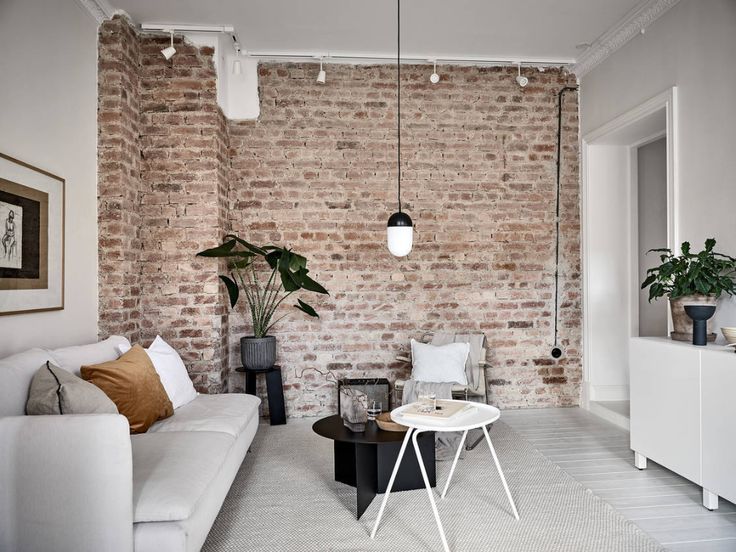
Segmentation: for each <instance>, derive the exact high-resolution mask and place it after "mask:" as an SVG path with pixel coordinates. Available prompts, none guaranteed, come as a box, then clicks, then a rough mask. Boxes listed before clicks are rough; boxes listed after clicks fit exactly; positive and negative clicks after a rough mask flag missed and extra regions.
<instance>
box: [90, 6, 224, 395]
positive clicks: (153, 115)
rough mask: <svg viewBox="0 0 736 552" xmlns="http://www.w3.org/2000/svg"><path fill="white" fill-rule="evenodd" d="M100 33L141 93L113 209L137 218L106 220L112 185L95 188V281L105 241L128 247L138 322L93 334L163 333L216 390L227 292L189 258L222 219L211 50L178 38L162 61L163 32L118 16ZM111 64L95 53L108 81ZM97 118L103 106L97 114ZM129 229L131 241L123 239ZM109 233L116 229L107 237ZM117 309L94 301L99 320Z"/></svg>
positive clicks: (215, 234) (219, 129)
mask: <svg viewBox="0 0 736 552" xmlns="http://www.w3.org/2000/svg"><path fill="white" fill-rule="evenodd" d="M107 35H113V36H111V38H110V40H109V41H108V42H109V44H108V45H107V49H108V50H110V51H111V52H112V54H111V55H119V54H118V52H119V51H125V52H130V56H128V57H129V58H130V59H128V61H129V63H130V64H131V65H134V66H135V68H136V72H137V77H138V94H139V98H138V112H137V116H138V119H137V122H136V125H135V126H133V127H132V131H133V133H137V135H135V136H133V143H132V145H131V143H129V142H130V140H128V139H129V136H128V135H127V134H126V142H125V144H124V147H125V150H126V151H128V150H130V151H132V152H134V153H135V154H136V155H137V161H136V163H135V164H134V165H132V166H131V167H130V170H131V173H132V175H133V176H131V178H130V185H131V187H134V186H135V194H131V196H133V195H135V199H134V200H133V199H131V201H129V202H128V203H126V204H125V205H124V206H123V207H124V209H121V211H123V213H122V214H121V215H120V216H126V217H129V218H130V219H131V221H134V225H135V228H129V227H128V226H120V227H114V228H109V227H108V225H109V223H108V219H114V215H113V214H111V213H110V211H109V210H103V209H102V206H103V205H106V204H107V203H109V202H110V198H115V197H117V195H116V194H118V193H119V190H117V189H116V188H115V187H114V186H112V187H103V186H100V205H101V214H100V216H101V219H102V220H103V221H104V222H103V223H102V224H101V234H100V235H101V240H100V257H101V262H100V266H101V280H102V278H103V277H105V278H107V276H106V275H105V274H103V273H102V270H103V268H104V269H107V268H108V267H109V270H111V271H113V274H114V273H115V270H116V267H115V266H114V264H113V261H115V260H116V255H117V252H116V251H115V250H114V249H111V248H110V247H109V246H110V243H118V242H119V243H120V248H121V249H122V250H124V251H125V255H126V256H129V257H131V258H133V259H135V263H134V267H133V268H134V271H135V272H136V277H137V280H136V282H137V290H139V292H140V293H139V296H140V297H139V299H138V298H137V301H138V305H139V309H140V320H139V331H137V333H131V332H129V331H127V326H125V325H122V324H121V325H118V324H116V322H117V320H116V319H115V318H113V319H112V320H111V321H110V323H108V324H105V325H104V326H102V325H101V328H100V332H101V334H103V335H104V334H109V333H122V334H124V335H130V336H131V338H132V339H134V340H136V341H137V340H139V339H140V340H141V341H142V342H143V343H149V342H150V341H152V340H153V338H155V336H156V335H157V334H160V335H161V336H162V337H164V339H166V340H167V341H168V342H169V343H171V345H172V346H174V347H175V348H177V349H178V350H179V351H180V353H181V355H182V358H183V359H184V361H185V363H186V364H187V368H188V370H189V373H190V375H191V376H192V379H193V381H194V383H195V386H196V387H197V388H198V389H199V390H200V391H207V392H220V391H222V390H224V389H227V373H228V370H227V366H228V359H227V347H226V340H227V335H228V327H227V326H228V324H227V311H226V310H225V307H226V302H225V296H224V291H223V290H221V289H220V286H219V284H218V280H217V276H216V274H215V273H214V272H213V270H212V263H211V262H208V261H203V260H198V259H196V258H195V257H194V255H195V253H196V252H197V251H200V250H201V249H204V248H206V247H209V246H210V245H211V244H212V243H214V242H216V241H217V240H219V239H220V237H221V235H222V229H223V228H224V226H223V223H224V221H225V214H224V213H225V205H226V199H227V189H226V188H227V172H226V168H225V167H226V166H227V159H226V157H227V132H226V125H225V120H224V117H223V115H222V112H221V111H220V110H219V108H218V106H217V100H216V76H215V69H214V65H213V60H212V54H213V51H212V49H209V48H201V49H200V48H197V47H195V46H192V45H191V44H189V43H185V42H183V41H182V40H181V39H179V38H177V39H176V40H175V46H176V49H177V54H176V56H174V57H173V58H172V59H171V60H169V61H167V60H165V59H164V58H163V56H161V53H160V50H161V49H162V48H163V47H165V46H166V45H167V44H168V38H163V37H152V36H137V35H136V34H135V32H134V31H133V30H132V29H131V28H130V26H129V24H128V22H127V21H126V20H125V19H122V18H119V17H118V18H115V19H113V20H112V21H109V22H106V23H104V24H103V25H102V26H101V41H102V38H104V37H106V36H107ZM136 55H137V58H136V57H135V56H136ZM126 59H127V58H126ZM109 71H110V68H109V67H108V66H107V65H106V64H103V62H102V58H101V62H100V75H101V78H102V79H104V80H105V81H107V79H108V72H109ZM102 79H101V80H102ZM100 101H101V102H102V101H103V98H102V96H101V99H100ZM101 106H102V103H101ZM133 115H135V114H131V117H132V116H133ZM103 116H104V113H103V111H102V107H101V110H100V118H101V121H102V120H103ZM101 132H107V130H106V129H105V128H102V130H101ZM115 146H120V143H119V142H115V143H114V144H112V147H111V150H112V153H111V154H110V155H112V154H115V155H117V153H116V152H115V149H116V148H115ZM102 155H103V154H102V153H101V159H102ZM109 169H110V168H109V167H108V166H107V165H104V164H103V163H102V162H101V164H100V167H99V171H100V182H101V183H102V182H103V181H105V180H107V179H108V177H109V175H108V173H109ZM115 231H117V233H115ZM133 231H135V235H136V239H135V240H128V241H125V239H124V236H127V235H128V233H129V232H130V233H131V234H132V232H133ZM110 234H114V235H115V236H116V240H115V241H114V242H110V239H111V238H110V237H109V235H110ZM125 292H126V290H124V289H120V290H119V293H120V297H122V299H121V300H122V301H127V300H128V299H127V298H126V296H125ZM114 307H115V305H114V304H113V305H110V304H108V303H104V304H102V303H101V306H100V309H101V319H102V318H103V317H109V316H110V315H109V314H108V311H109V312H114V310H115V308H114Z"/></svg>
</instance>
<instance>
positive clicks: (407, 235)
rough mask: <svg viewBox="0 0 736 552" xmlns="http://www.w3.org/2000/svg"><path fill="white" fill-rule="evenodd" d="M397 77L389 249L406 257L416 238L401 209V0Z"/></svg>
mask: <svg viewBox="0 0 736 552" xmlns="http://www.w3.org/2000/svg"><path fill="white" fill-rule="evenodd" d="M396 6H397V18H396V42H397V46H396V79H397V83H396V84H397V95H396V96H397V100H398V102H397V105H398V108H397V117H396V121H397V124H396V136H397V148H396V151H397V152H398V195H397V199H398V203H399V210H398V211H397V212H396V213H394V214H393V215H391V216H390V217H389V218H388V228H387V232H386V234H387V238H388V250H389V251H390V252H391V254H392V255H394V256H395V257H406V256H407V255H408V254H409V253H410V252H411V246H412V241H413V238H414V225H413V223H412V221H411V217H410V216H409V215H407V214H406V213H404V212H402V211H401V0H396Z"/></svg>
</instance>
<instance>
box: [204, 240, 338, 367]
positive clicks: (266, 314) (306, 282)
mask: <svg viewBox="0 0 736 552" xmlns="http://www.w3.org/2000/svg"><path fill="white" fill-rule="evenodd" d="M197 256H199V257H216V258H223V259H225V260H226V261H227V266H228V274H220V280H222V282H223V283H224V284H225V287H226V288H227V292H228V295H229V297H230V307H231V308H234V307H235V305H236V304H237V303H238V299H239V298H240V296H241V291H242V294H243V295H244V296H245V302H246V305H247V307H248V308H247V309H246V312H247V315H248V316H249V317H250V320H251V322H252V325H253V335H252V336H246V337H242V338H241V339H240V356H241V360H242V362H243V367H245V368H249V369H251V370H265V369H268V368H271V367H272V366H273V365H274V364H275V362H276V338H275V337H274V336H271V335H269V332H270V331H271V329H272V328H273V327H274V326H275V325H276V324H277V323H278V322H279V321H281V320H283V319H284V318H286V317H287V316H289V314H290V313H284V314H283V315H281V316H279V317H278V318H275V319H274V317H275V315H276V312H277V310H278V308H279V306H281V304H282V303H283V302H284V301H285V300H286V299H288V298H289V297H290V296H291V295H292V294H293V293H296V292H298V291H300V290H304V291H310V292H314V293H321V294H327V293H328V292H327V290H326V289H325V288H324V287H322V285H321V284H319V283H317V282H316V281H314V280H313V279H312V278H311V277H310V276H309V270H308V269H307V259H306V257H304V256H302V255H299V254H297V253H295V252H294V251H292V250H290V249H287V248H284V247H278V246H275V245H264V246H257V245H253V244H252V243H249V242H247V241H245V240H243V239H241V238H239V237H238V236H236V235H234V234H228V235H227V236H225V238H224V239H223V242H222V243H221V244H220V245H218V246H217V247H213V248H211V249H205V250H204V251H200V252H199V253H197ZM293 307H294V308H296V309H298V310H300V311H302V312H303V313H305V314H307V315H309V316H311V317H314V318H319V315H318V314H317V311H315V310H314V308H313V307H312V306H311V305H309V304H307V303H305V302H304V301H302V300H301V299H297V303H296V304H295V305H293Z"/></svg>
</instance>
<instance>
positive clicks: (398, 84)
mask: <svg viewBox="0 0 736 552" xmlns="http://www.w3.org/2000/svg"><path fill="white" fill-rule="evenodd" d="M396 77H397V78H396V87H397V95H396V97H397V103H398V109H397V119H396V136H397V146H398V147H397V155H398V184H399V186H398V197H397V199H398V202H399V213H400V212H401V0H396Z"/></svg>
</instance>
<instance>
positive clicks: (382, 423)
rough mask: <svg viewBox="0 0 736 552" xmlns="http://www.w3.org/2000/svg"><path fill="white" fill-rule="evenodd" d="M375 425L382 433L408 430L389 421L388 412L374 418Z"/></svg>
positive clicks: (389, 414) (389, 415)
mask: <svg viewBox="0 0 736 552" xmlns="http://www.w3.org/2000/svg"><path fill="white" fill-rule="evenodd" d="M376 423H377V424H378V427H380V428H381V429H382V430H383V431H396V432H405V431H406V430H407V429H409V428H408V427H406V426H403V425H401V424H397V423H396V422H394V421H393V420H392V419H391V413H390V412H383V413H381V414H379V415H378V416H377V417H376Z"/></svg>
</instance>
